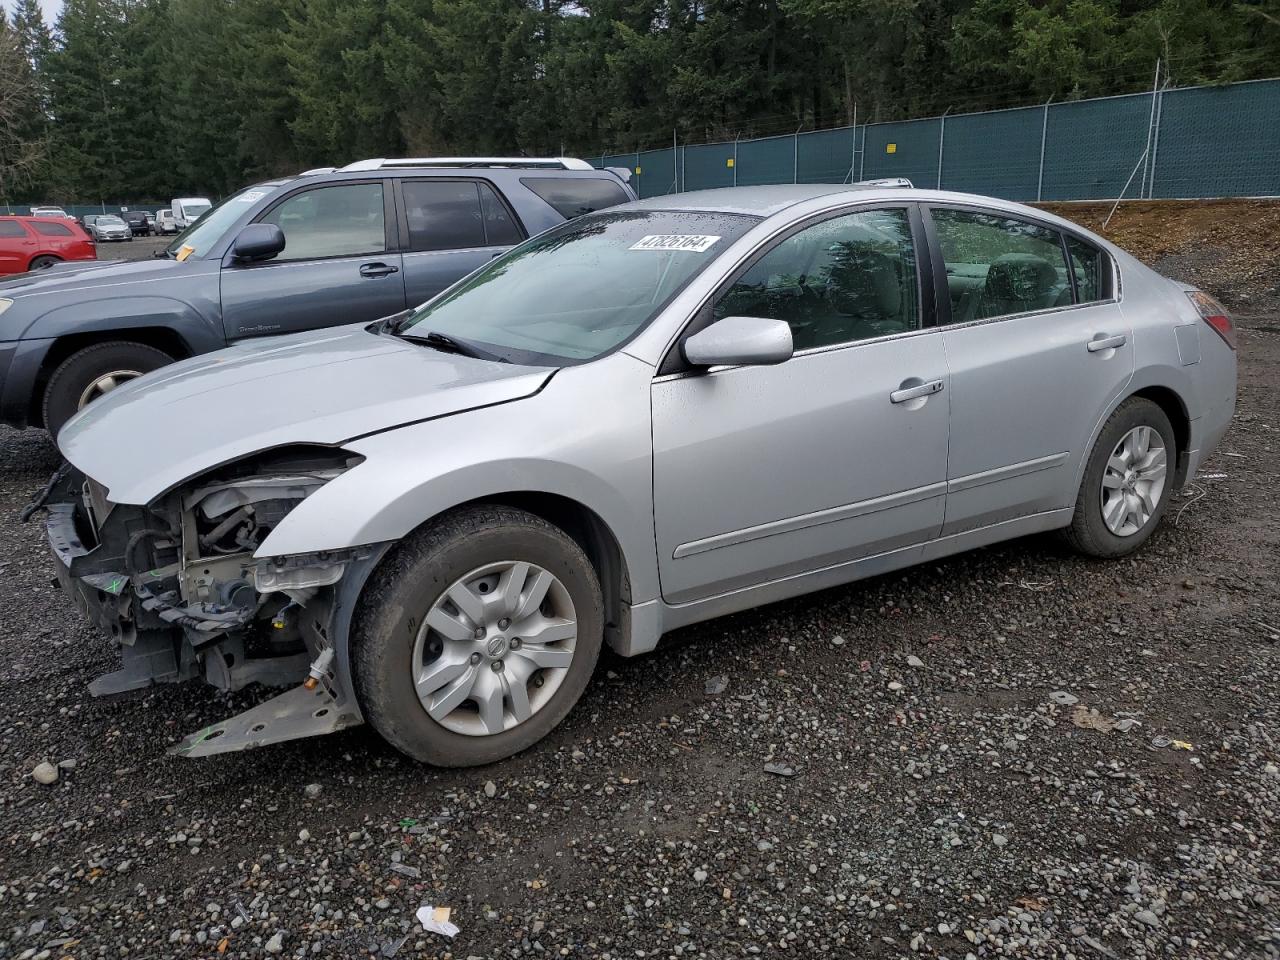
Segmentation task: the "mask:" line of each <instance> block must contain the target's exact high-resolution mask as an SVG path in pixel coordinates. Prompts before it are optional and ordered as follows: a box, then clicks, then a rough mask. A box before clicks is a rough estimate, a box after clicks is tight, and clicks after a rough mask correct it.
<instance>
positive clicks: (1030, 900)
mask: <svg viewBox="0 0 1280 960" xmlns="http://www.w3.org/2000/svg"><path fill="white" fill-rule="evenodd" d="M1013 902H1014V904H1015V905H1016V906H1019V907H1021V908H1022V909H1023V910H1030V911H1031V912H1032V913H1039V912H1040V911H1041V910H1043V909H1044V908H1045V902H1044V901H1043V900H1041V899H1040V898H1039V897H1019V898H1018V899H1017V900H1015V901H1013Z"/></svg>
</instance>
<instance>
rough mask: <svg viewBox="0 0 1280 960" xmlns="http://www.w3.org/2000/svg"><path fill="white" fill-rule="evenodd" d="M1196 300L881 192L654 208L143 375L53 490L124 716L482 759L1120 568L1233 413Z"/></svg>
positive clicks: (82, 425) (739, 193)
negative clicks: (723, 676)
mask: <svg viewBox="0 0 1280 960" xmlns="http://www.w3.org/2000/svg"><path fill="white" fill-rule="evenodd" d="M1235 390H1236V356H1235V334H1234V331H1233V328H1232V325H1231V321H1230V320H1229V319H1228V318H1227V316H1226V314H1225V312H1224V311H1223V309H1222V308H1221V307H1220V306H1219V305H1218V304H1217V303H1216V302H1215V301H1214V300H1213V299H1212V298H1210V297H1209V296H1208V295H1206V294H1205V293H1203V292H1201V291H1199V290H1195V289H1193V288H1191V287H1188V286H1185V285H1182V284H1179V283H1175V282H1174V281H1172V280H1168V279H1165V278H1164V277H1162V276H1159V275H1158V274H1156V273H1154V272H1153V271H1152V270H1150V269H1148V268H1147V267H1145V266H1143V265H1142V264H1140V263H1139V262H1137V261H1136V260H1134V259H1133V258H1132V257H1130V256H1129V255H1127V254H1125V253H1124V252H1123V251H1121V250H1119V249H1117V248H1116V247H1114V246H1112V245H1111V244H1109V243H1107V242H1106V241H1105V240H1103V239H1101V238H1100V237H1097V236H1095V235H1093V234H1091V233H1089V232H1087V231H1085V230H1082V229H1080V228H1079V227H1077V226H1075V225H1074V224H1072V223H1069V222H1068V221H1065V220H1062V219H1059V218H1057V217H1054V216H1051V215H1049V214H1046V213H1044V212H1042V211H1039V210H1035V209H1031V208H1028V207H1025V206H1020V205H1018V204H1014V203H1008V202H1004V201H1000V200H993V199H989V198H983V197H976V196H966V195H961V194H952V193H941V192H933V191H924V190H912V189H909V188H905V187H901V186H892V187H878V186H852V187H850V186H794V187H761V188H743V189H736V190H718V191H709V192H705V193H692V194H685V195H680V196H673V197H664V198H660V199H653V200H647V201H642V202H639V203H632V204H628V205H625V206H621V207H615V208H612V209H610V210H607V211H603V212H600V213H596V214H593V215H589V216H585V217H582V218H580V219H577V220H574V221H572V222H570V223H566V224H564V225H562V226H560V227H557V228H555V229H553V230H550V231H548V232H547V233H544V234H541V235H540V236H537V237H534V238H533V239H531V240H528V241H526V242H525V243H523V244H521V245H520V246H518V247H516V248H514V249H512V250H511V251H510V252H508V253H506V254H504V255H503V256H501V257H499V258H498V259H496V260H494V261H493V262H492V263H490V264H488V265H487V266H485V267H483V268H482V269H480V270H479V271H477V272H476V273H474V274H472V275H471V276H470V277H468V278H466V279H464V280H462V281H460V282H459V283H457V284H455V285H454V286H453V287H452V288H451V289H449V290H447V291H445V292H444V293H443V294H441V295H440V296H438V297H436V298H435V299H434V300H432V301H431V302H429V303H428V304H426V305H425V306H423V307H421V308H419V309H417V310H415V311H411V312H409V313H406V314H404V315H400V316H397V317H392V318H389V319H387V320H385V321H382V322H379V323H377V324H374V325H372V326H368V325H352V326H344V327H336V328H331V329H327V330H320V331H315V332H311V333H306V334H301V335H297V336H290V337H281V338H274V339H258V340H252V341H248V342H245V343H243V344H242V345H239V346H235V347H232V348H230V349H228V350H225V351H223V352H221V353H215V354H210V355H206V356H201V357H196V358H193V359H190V360H187V361H184V362H182V363H179V364H176V365H174V366H171V367H166V368H163V369H161V370H158V371H156V372H155V373H151V374H148V375H146V376H143V377H140V378H139V379H137V380H135V381H133V382H131V383H128V384H126V385H124V386H122V387H120V388H119V389H118V390H116V391H114V392H112V393H110V394H109V395H107V396H106V397H104V398H103V399H101V400H99V401H98V402H96V403H94V404H91V405H90V406H89V407H88V408H87V409H86V410H85V411H84V412H82V413H81V414H79V415H78V416H77V417H76V418H75V419H73V420H72V421H71V422H70V423H68V424H67V426H66V427H65V428H64V429H63V430H62V432H61V433H60V435H59V437H58V442H59V446H60V447H61V449H62V451H63V453H64V454H65V455H66V457H67V459H68V461H69V463H70V466H69V467H68V468H66V469H65V470H63V471H62V472H60V474H59V475H58V476H56V477H55V478H54V480H53V481H52V482H51V483H50V485H49V487H48V488H47V489H46V490H45V491H43V492H42V493H41V495H40V496H39V498H38V500H37V503H36V506H37V507H38V506H44V507H46V508H47V511H48V515H47V525H48V533H49V539H50V542H51V545H52V548H53V552H54V554H55V557H56V560H55V565H56V567H57V570H58V573H59V576H60V578H61V580H62V582H63V583H64V585H65V586H66V587H67V589H68V591H69V592H70V593H72V594H73V596H75V597H76V598H77V599H78V601H79V602H80V605H81V607H82V609H84V610H86V611H88V613H89V614H90V615H91V616H92V617H93V618H94V620H95V621H96V622H97V623H99V624H100V625H101V626H102V627H103V629H104V631H105V632H107V633H108V634H109V635H110V636H111V637H112V638H113V640H114V642H115V643H116V644H117V645H118V646H119V648H120V652H121V654H122V656H123V663H122V666H121V669H120V670H119V671H117V672H115V673H112V674H108V675H107V676H105V677H103V678H101V679H99V680H98V681H96V683H95V684H94V692H97V693H110V692H116V691H120V690H127V689H133V688H136V687H139V686H145V685H147V684H149V683H153V682H158V681H173V680H185V679H188V678H192V677H203V678H204V679H205V680H207V681H208V682H210V683H212V684H214V685H216V686H218V687H220V688H223V689H238V688H239V687H241V686H244V685H245V684H247V683H250V682H255V681H256V682H261V683H265V684H272V685H278V686H285V687H287V688H288V689H287V690H286V692H284V693H282V694H279V695H278V696H276V697H274V698H273V699H270V700H267V701H266V702H265V703H263V704H262V705H260V706H259V707H256V708H254V709H251V710H249V711H248V712H246V713H243V714H240V715H238V716H236V717H233V718H231V719H229V720H227V721H226V722H224V723H219V724H215V725H214V726H212V727H208V728H206V729H204V730H201V731H198V732H196V733H194V734H192V735H191V736H190V737H188V738H187V740H186V741H184V742H183V743H182V744H181V745H180V747H179V748H178V750H179V752H181V753H184V754H187V755H192V756H196V755H203V754H209V753H214V752H219V751H224V750H235V749H243V748H245V747H248V746H254V745H257V744H260V743H269V742H275V741H280V740H286V739H290V738H294V737H301V736H308V735H313V734H318V733H325V732H328V731H331V730H336V729H339V728H342V727H347V726H351V725H353V724H357V723H361V722H364V721H367V722H369V723H371V724H372V725H373V726H374V727H375V728H376V729H377V730H378V731H379V732H380V733H381V734H382V735H383V736H384V737H386V738H387V739H388V740H389V741H391V742H392V743H393V744H395V745H396V746H397V747H399V748H400V749H401V750H403V751H404V752H405V753H407V754H409V755H411V756H413V757H416V758H419V759H421V760H425V761H429V762H432V763H437V764H447V765H467V764H478V763H485V762H489V761H493V760H497V759H500V758H502V757H506V756H509V755H511V754H513V753H515V752H517V751H519V750H522V749H524V748H526V747H529V746H530V745H531V744H533V743H535V742H537V741H538V740H539V739H540V738H542V737H543V736H545V735H546V734H547V733H548V732H549V731H550V730H551V729H552V728H553V727H555V726H556V724H558V723H559V722H560V721H561V719H563V718H564V716H565V715H566V714H567V713H568V712H569V710H570V708H571V707H572V706H573V705H574V703H575V702H576V701H577V699H578V698H579V696H580V695H581V694H582V692H583V690H584V688H585V687H586V685H587V682H588V680H589V678H590V676H591V673H592V671H593V669H594V667H595V665H596V660H597V657H598V655H599V653H600V650H601V646H602V644H603V643H608V644H610V645H611V646H612V647H613V648H614V649H615V650H617V651H618V652H619V653H621V654H623V655H626V656H631V655H635V654H642V653H646V652H648V651H651V650H653V649H654V647H655V646H656V645H657V643H658V640H659V638H660V637H661V636H662V635H663V634H664V633H665V632H667V631H669V630H671V629H673V628H676V627H680V626H683V625H685V624H689V623H693V622H695V621H700V620H706V619H708V618H711V617H716V616H720V615H722V614H726V613H730V612H733V611H736V610H742V609H744V608H747V607H753V606H756V605H759V604H765V603H769V602H772V601H775V600H780V599H782V598H785V597H793V596H796V595H797V594H803V593H807V592H810V591H813V590H818V589H821V588H824V587H829V586H832V585H834V584H841V583H847V582H850V581H853V580H857V579H858V578H861V577H866V576H869V575H872V574H879V573H883V572H885V571H888V570H894V569H898V568H901V567H906V566H909V565H911V564H916V563H921V562H925V561H930V560H935V559H937V558H939V557H943V556H946V555H948V554H953V553H956V552H958V551H961V550H967V549H969V548H971V547H977V546H982V545H985V544H990V543H994V542H996V541H1000V540H1006V539H1008V538H1011V537H1019V536H1023V535H1026V534H1032V533H1039V532H1042V531H1047V530H1061V531H1062V532H1063V533H1064V534H1065V536H1066V538H1067V539H1068V540H1069V541H1070V542H1071V543H1072V544H1074V545H1075V546H1076V547H1077V548H1078V549H1079V550H1081V551H1083V552H1084V553H1087V554H1090V555H1093V556H1098V557H1121V556H1125V555H1127V554H1130V553H1132V552H1133V551H1134V550H1136V549H1138V548H1139V547H1140V546H1141V545H1142V544H1143V543H1144V542H1145V541H1146V540H1147V539H1148V538H1149V537H1151V536H1152V535H1153V533H1155V531H1156V529H1157V527H1158V526H1159V524H1160V521H1161V518H1162V517H1163V516H1164V515H1165V513H1166V512H1167V510H1168V508H1169V502H1170V500H1171V498H1172V497H1173V496H1174V495H1175V493H1176V492H1177V491H1178V490H1180V489H1181V488H1182V487H1183V486H1184V485H1185V484H1186V483H1187V482H1188V481H1189V480H1190V479H1191V478H1192V477H1193V476H1194V474H1195V472H1196V470H1197V468H1198V467H1199V465H1200V463H1201V462H1202V460H1203V459H1204V458H1205V457H1206V456H1207V455H1208V454H1209V453H1210V452H1211V451H1212V450H1213V449H1214V447H1215V446H1216V445H1217V443H1218V441H1219V440H1220V438H1221V437H1222V435H1223V433H1224V432H1225V431H1226V429H1227V427H1228V424H1229V423H1230V420H1231V416H1232V412H1233V409H1234V405H1235Z"/></svg>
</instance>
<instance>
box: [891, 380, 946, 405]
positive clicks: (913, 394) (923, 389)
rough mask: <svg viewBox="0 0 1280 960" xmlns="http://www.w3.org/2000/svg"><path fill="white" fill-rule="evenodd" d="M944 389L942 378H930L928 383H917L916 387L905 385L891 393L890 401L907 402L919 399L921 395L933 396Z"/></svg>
mask: <svg viewBox="0 0 1280 960" xmlns="http://www.w3.org/2000/svg"><path fill="white" fill-rule="evenodd" d="M941 391H942V381H941V380H930V381H929V382H928V383H921V384H917V385H916V386H914V387H903V388H901V389H899V390H895V391H893V393H891V394H889V402H890V403H906V402H907V401H908V400H918V399H920V398H921V397H929V396H933V394H935V393H940V392H941Z"/></svg>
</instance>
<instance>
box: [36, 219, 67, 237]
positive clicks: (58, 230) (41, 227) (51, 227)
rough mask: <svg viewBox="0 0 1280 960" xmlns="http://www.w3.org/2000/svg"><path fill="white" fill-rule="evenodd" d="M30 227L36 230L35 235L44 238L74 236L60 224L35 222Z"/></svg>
mask: <svg viewBox="0 0 1280 960" xmlns="http://www.w3.org/2000/svg"><path fill="white" fill-rule="evenodd" d="M32 226H33V227H35V228H36V233H42V234H44V235H45V236H46V237H71V236H74V234H73V233H72V232H71V228H70V227H67V226H64V225H63V224H61V223H44V222H37V223H33V224H32Z"/></svg>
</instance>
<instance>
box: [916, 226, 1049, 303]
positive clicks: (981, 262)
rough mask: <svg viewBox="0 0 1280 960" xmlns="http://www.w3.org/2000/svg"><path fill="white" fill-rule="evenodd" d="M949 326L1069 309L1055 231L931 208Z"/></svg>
mask: <svg viewBox="0 0 1280 960" xmlns="http://www.w3.org/2000/svg"><path fill="white" fill-rule="evenodd" d="M932 215H933V222H934V226H935V229H936V231H937V235H938V245H939V246H940V247H941V248H942V260H943V263H944V264H945V265H946V270H947V287H948V290H949V293H950V298H951V320H952V322H953V323H968V322H970V321H972V320H983V319H986V318H988V317H1002V316H1008V315H1010V314H1015V313H1028V312H1030V311H1033V310H1047V309H1051V308H1053V307H1065V306H1070V305H1071V302H1072V300H1071V280H1070V278H1069V276H1068V275H1067V264H1066V261H1065V260H1064V259H1063V255H1062V240H1061V237H1060V235H1059V233H1058V231H1056V230H1051V229H1049V228H1048V227H1042V226H1040V225H1038V224H1034V223H1028V222H1027V221H1025V220H1016V219H1014V218H1012V217H1004V216H999V215H997V214H994V213H979V212H975V211H971V210H947V209H934V210H933V211H932Z"/></svg>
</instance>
